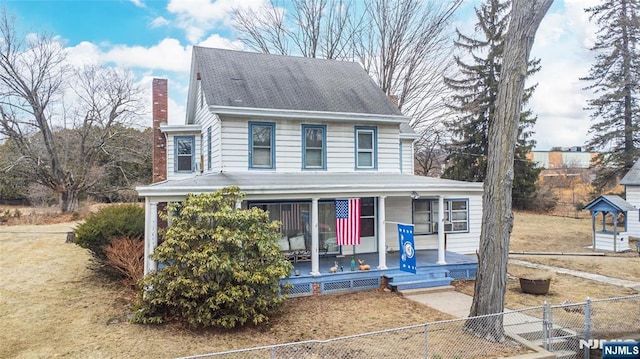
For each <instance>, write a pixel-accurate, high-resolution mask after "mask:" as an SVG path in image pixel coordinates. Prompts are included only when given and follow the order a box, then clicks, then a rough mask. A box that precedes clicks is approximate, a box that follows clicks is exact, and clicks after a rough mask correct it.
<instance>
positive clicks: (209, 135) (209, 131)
mask: <svg viewBox="0 0 640 359" xmlns="http://www.w3.org/2000/svg"><path fill="white" fill-rule="evenodd" d="M207 170H208V171H211V126H209V127H207Z"/></svg>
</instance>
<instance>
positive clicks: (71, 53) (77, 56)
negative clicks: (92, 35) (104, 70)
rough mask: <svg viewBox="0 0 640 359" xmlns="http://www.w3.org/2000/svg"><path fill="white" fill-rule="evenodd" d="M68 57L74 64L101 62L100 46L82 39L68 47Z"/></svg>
mask: <svg viewBox="0 0 640 359" xmlns="http://www.w3.org/2000/svg"><path fill="white" fill-rule="evenodd" d="M66 50H67V59H68V60H69V62H70V63H71V64H72V65H73V66H81V65H85V64H94V63H98V62H100V48H99V47H98V46H96V45H95V44H93V43H91V42H88V41H82V42H81V43H79V44H78V45H76V46H73V47H67V48H66Z"/></svg>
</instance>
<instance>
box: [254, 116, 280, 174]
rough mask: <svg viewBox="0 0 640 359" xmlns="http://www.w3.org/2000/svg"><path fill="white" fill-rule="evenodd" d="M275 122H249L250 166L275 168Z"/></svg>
mask: <svg viewBox="0 0 640 359" xmlns="http://www.w3.org/2000/svg"><path fill="white" fill-rule="evenodd" d="M275 129H276V125H275V124H274V123H268V122H249V168H265V169H273V168H275Z"/></svg>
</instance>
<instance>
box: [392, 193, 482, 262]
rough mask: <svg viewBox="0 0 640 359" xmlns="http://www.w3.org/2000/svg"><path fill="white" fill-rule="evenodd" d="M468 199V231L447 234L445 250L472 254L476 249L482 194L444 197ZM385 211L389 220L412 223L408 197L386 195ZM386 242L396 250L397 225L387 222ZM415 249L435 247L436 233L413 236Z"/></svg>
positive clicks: (436, 245)
mask: <svg viewBox="0 0 640 359" xmlns="http://www.w3.org/2000/svg"><path fill="white" fill-rule="evenodd" d="M447 198H455V199H462V198H468V199H469V232H465V233H450V234H447V250H448V251H451V252H457V253H463V254H472V253H475V252H476V251H477V250H478V245H479V242H480V226H481V223H482V196H481V195H469V194H463V193H460V194H452V195H448V196H446V197H445V199H447ZM386 204H387V211H386V219H387V221H389V222H400V223H413V215H412V210H413V209H412V207H413V206H412V202H411V198H408V197H388V198H387V200H386ZM385 229H386V232H385V233H386V242H387V245H388V246H389V247H390V248H391V249H393V250H398V232H397V227H396V226H395V225H392V224H387V225H386V226H385ZM414 240H415V246H416V249H437V248H438V235H437V234H431V235H419V236H415V238H414Z"/></svg>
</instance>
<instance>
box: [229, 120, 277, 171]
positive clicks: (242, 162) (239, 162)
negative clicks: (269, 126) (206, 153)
mask: <svg viewBox="0 0 640 359" xmlns="http://www.w3.org/2000/svg"><path fill="white" fill-rule="evenodd" d="M277 131H278V129H277V128H276V132H277ZM220 133H221V136H220V151H221V154H222V168H221V171H224V172H234V171H246V170H247V168H249V162H248V156H247V154H248V147H249V144H248V140H247V138H248V133H249V124H248V122H247V121H246V120H241V119H226V118H223V119H222V121H221V125H220Z"/></svg>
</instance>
